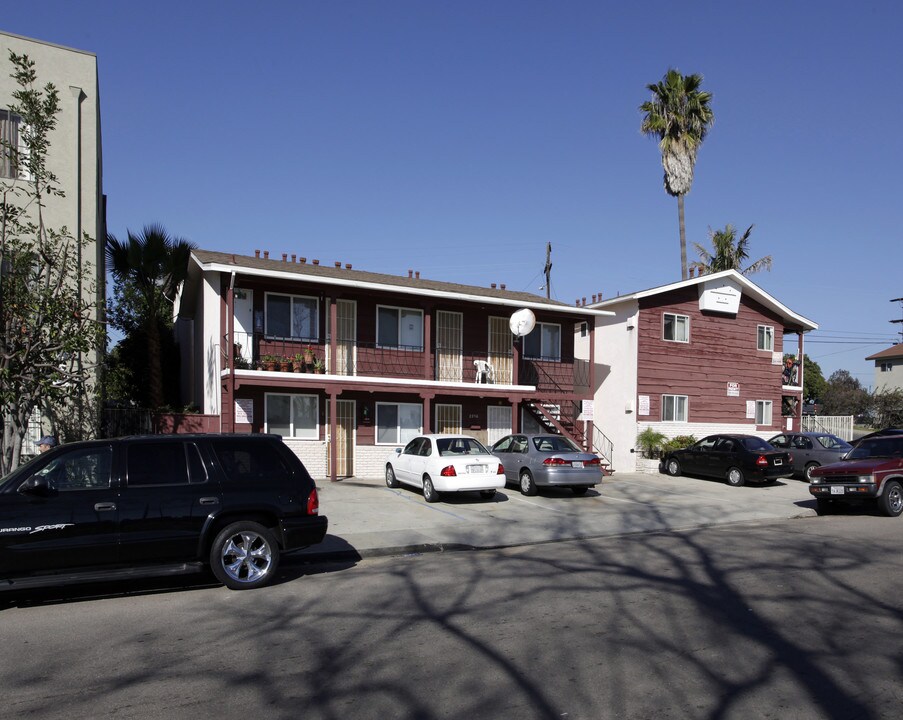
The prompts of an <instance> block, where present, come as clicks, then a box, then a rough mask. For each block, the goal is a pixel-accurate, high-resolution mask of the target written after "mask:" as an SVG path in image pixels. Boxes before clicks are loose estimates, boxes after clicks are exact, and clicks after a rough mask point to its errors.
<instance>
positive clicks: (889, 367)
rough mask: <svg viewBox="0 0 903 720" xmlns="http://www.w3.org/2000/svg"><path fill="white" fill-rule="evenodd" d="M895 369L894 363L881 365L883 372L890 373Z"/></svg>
mask: <svg viewBox="0 0 903 720" xmlns="http://www.w3.org/2000/svg"><path fill="white" fill-rule="evenodd" d="M893 368H894V364H893V363H889V362H883V363H881V372H890V371H891V370H893Z"/></svg>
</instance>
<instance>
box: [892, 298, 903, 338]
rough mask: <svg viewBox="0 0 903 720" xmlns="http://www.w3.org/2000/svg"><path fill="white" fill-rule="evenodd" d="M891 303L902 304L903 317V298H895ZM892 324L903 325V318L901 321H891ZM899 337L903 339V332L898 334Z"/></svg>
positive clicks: (901, 312)
mask: <svg viewBox="0 0 903 720" xmlns="http://www.w3.org/2000/svg"><path fill="white" fill-rule="evenodd" d="M891 302H898V303H900V314H901V315H903V297H898V298H894V299H893V300H891ZM891 322H892V323H903V318H900V319H899V320H891ZM897 335H899V336H900V337H901V338H903V330H901V331H900V332H898V333H897Z"/></svg>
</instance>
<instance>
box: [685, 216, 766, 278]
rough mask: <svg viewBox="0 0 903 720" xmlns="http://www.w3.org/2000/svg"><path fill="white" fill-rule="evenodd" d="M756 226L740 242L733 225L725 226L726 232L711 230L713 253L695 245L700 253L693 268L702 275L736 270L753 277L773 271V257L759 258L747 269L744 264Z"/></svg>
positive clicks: (750, 228) (747, 230) (710, 237)
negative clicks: (754, 274)
mask: <svg viewBox="0 0 903 720" xmlns="http://www.w3.org/2000/svg"><path fill="white" fill-rule="evenodd" d="M753 227H755V226H754V225H750V226H749V227H748V228H746V232H745V233H743V236H742V237H741V238H740V239H739V240H738V239H737V232H736V230H734V226H733V225H730V224H728V225H725V226H724V230H712V229H711V228H709V239H710V240H711V241H712V252H709V251H708V250H706V249H705V248H704V247H703V246H702V245H700V244H699V243H693V245H694V246H695V247H696V252H697V253H699V261H698V262H694V263H692V267H693V268H695V269H697V270H699V272H700V273H713V272H721V271H722V270H736V271H737V272H739V273H740V274H741V275H751V274H752V273H757V272H759V271H760V270H769V271H770V270H771V255H766V256H765V257H762V258H759V259H758V260H756V261H755V262H753V263H750V264H749V265H747V266H746V267H743V264H744V263H745V262H746V260H747V258H749V252H748V251H747V248H748V247H749V235H750V233H751V232H752V229H753Z"/></svg>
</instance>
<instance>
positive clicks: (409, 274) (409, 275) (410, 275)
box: [408, 270, 414, 278]
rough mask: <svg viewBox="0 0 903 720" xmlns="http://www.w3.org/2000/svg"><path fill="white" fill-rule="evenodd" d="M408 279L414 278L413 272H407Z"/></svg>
mask: <svg viewBox="0 0 903 720" xmlns="http://www.w3.org/2000/svg"><path fill="white" fill-rule="evenodd" d="M408 277H409V278H412V277H414V271H413V270H408Z"/></svg>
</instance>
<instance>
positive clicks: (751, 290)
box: [587, 270, 818, 332]
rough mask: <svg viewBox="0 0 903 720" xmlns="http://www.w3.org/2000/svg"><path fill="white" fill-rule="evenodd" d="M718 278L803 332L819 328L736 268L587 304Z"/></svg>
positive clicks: (607, 302) (620, 300)
mask: <svg viewBox="0 0 903 720" xmlns="http://www.w3.org/2000/svg"><path fill="white" fill-rule="evenodd" d="M718 280H732V281H735V282H737V283H738V284H739V285H740V286H741V287H742V288H743V290H744V292H745V293H746V294H747V295H749V296H750V297H752V298H753V299H755V300H756V301H757V302H758V303H760V304H761V305H764V306H765V307H767V308H768V309H769V310H772V311H773V312H775V313H777V314H778V315H780V316H781V317H782V318H783V319H784V321H785V322H787V323H790V324H792V325H796V326H799V329H800V330H801V331H802V332H809V331H811V330H817V329H818V324H817V323H814V322H812V321H811V320H809V319H808V318H805V317H803V316H802V315H800V314H798V313H795V312H793V311H792V310H791V309H790V308H788V307H787V306H786V305H784V304H783V303H781V302H779V301H778V300H776V299H775V298H774V297H772V296H771V295H769V294H768V293H767V292H765V291H764V290H763V289H762V288H760V287H759V286H758V285H756V284H755V283H754V282H752V281H751V280H749V278H747V277H745V276H744V275H741V274H740V273H738V272H737V271H736V270H722V271H721V272H717V273H711V274H709V275H699V276H697V277H693V278H690V279H688V280H681V281H680V282H676V283H671V284H669V285H660V286H659V287H654V288H649V289H648V290H639V291H637V292H633V293H630V294H628V295H619V296H618V297H616V298H611V299H610V300H602V301H601V302H597V303H594V304H593V305H591V306H590V305H587V307H594V308H599V309H604V308H609V307H616V306H618V305H620V304H621V303H624V302H628V301H638V300H640V299H642V298H647V297H653V296H655V295H662V294H664V293H668V292H671V291H673V290H680V289H682V288H687V287H693V286H694V285H702V284H704V283H711V282H712V281H718Z"/></svg>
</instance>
